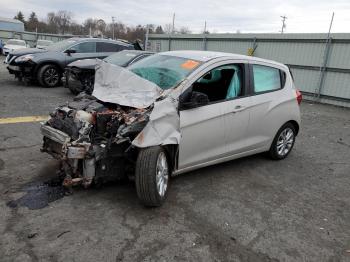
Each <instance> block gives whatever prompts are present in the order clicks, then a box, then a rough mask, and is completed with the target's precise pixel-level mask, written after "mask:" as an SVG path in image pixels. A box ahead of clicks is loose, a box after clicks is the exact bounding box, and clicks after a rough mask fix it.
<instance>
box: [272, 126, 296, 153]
mask: <svg viewBox="0 0 350 262" xmlns="http://www.w3.org/2000/svg"><path fill="white" fill-rule="evenodd" d="M295 137H296V131H295V127H294V125H293V124H291V123H286V124H284V125H283V126H282V127H281V128H280V129H279V130H278V132H277V134H276V136H275V138H274V139H273V141H272V144H271V147H270V150H269V151H268V155H269V157H270V158H272V159H274V160H282V159H284V158H286V157H287V156H288V155H289V153H290V152H291V151H292V149H293V146H294V143H295Z"/></svg>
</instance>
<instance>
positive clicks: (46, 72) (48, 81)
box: [38, 65, 62, 87]
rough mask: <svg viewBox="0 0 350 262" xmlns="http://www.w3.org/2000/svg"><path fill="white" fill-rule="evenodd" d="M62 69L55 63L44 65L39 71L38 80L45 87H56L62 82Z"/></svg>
mask: <svg viewBox="0 0 350 262" xmlns="http://www.w3.org/2000/svg"><path fill="white" fill-rule="evenodd" d="M61 76H62V74H61V71H60V70H59V68H58V67H57V66H55V65H44V66H42V67H41V68H40V69H39V71H38V82H39V83H40V85H42V86H44V87H55V86H58V85H59V84H60V82H61Z"/></svg>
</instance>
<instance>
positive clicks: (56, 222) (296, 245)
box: [0, 58, 350, 262]
mask: <svg viewBox="0 0 350 262" xmlns="http://www.w3.org/2000/svg"><path fill="white" fill-rule="evenodd" d="M1 59H3V58H1ZM0 63H1V64H0V118H5V117H19V116H37V115H47V114H48V112H50V111H52V110H53V109H54V108H55V106H56V105H59V104H61V103H64V102H65V101H68V100H71V99H72V97H73V96H72V95H70V93H69V91H68V90H66V89H64V88H62V87H60V88H54V89H45V88H41V87H37V86H24V85H22V84H21V83H18V82H17V81H15V80H14V79H13V77H12V76H10V75H9V74H8V73H7V72H6V70H5V67H4V65H3V64H2V60H1V61H0ZM302 119H303V127H302V129H301V131H300V134H299V136H298V138H297V142H296V145H295V147H294V151H293V152H292V153H291V155H290V156H289V157H288V158H287V159H286V160H283V161H277V162H276V161H271V160H269V159H266V158H265V157H264V156H262V155H256V156H252V157H247V158H244V159H240V160H235V161H231V162H228V163H225V164H220V165H216V166H212V167H209V168H204V169H201V170H197V171H194V172H191V173H188V174H185V175H181V176H178V177H176V178H174V179H173V180H172V185H171V188H170V193H169V196H168V199H167V201H166V203H165V205H164V206H162V207H161V208H156V209H149V208H144V207H143V206H141V205H140V204H139V202H138V200H137V196H136V192H135V188H134V186H133V184H132V183H123V184H111V185H106V186H104V187H102V188H99V189H89V190H84V189H81V188H76V189H75V190H74V194H73V195H70V196H64V197H63V195H62V194H61V192H60V190H59V187H56V185H55V184H54V183H50V184H47V183H46V184H45V183H44V182H46V181H52V179H53V178H55V169H56V167H57V162H56V161H55V160H54V159H52V158H51V157H50V156H48V155H47V154H44V153H41V152H40V146H41V140H42V137H41V135H40V132H39V123H38V122H35V123H16V124H2V125H1V124H0V178H1V183H0V196H1V198H0V208H1V212H0V232H1V236H0V257H1V258H0V260H1V261H21V262H22V261H350V109H344V108H338V107H333V106H326V105H318V104H310V103H307V102H304V103H303V104H302Z"/></svg>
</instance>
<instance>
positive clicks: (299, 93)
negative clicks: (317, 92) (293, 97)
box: [296, 89, 303, 105]
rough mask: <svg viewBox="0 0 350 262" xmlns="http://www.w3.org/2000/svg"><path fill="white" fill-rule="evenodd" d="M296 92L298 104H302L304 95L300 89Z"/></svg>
mask: <svg viewBox="0 0 350 262" xmlns="http://www.w3.org/2000/svg"><path fill="white" fill-rule="evenodd" d="M296 94H297V101H298V105H300V103H301V100H303V95H302V94H301V92H300V91H299V90H298V89H296Z"/></svg>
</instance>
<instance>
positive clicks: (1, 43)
mask: <svg viewBox="0 0 350 262" xmlns="http://www.w3.org/2000/svg"><path fill="white" fill-rule="evenodd" d="M3 47H4V44H3V42H2V39H0V54H3V53H2V49H3Z"/></svg>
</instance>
